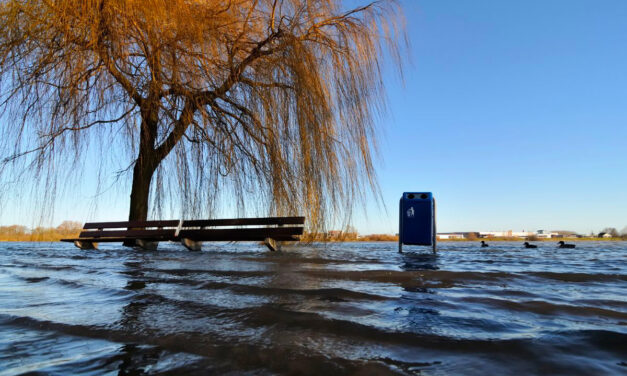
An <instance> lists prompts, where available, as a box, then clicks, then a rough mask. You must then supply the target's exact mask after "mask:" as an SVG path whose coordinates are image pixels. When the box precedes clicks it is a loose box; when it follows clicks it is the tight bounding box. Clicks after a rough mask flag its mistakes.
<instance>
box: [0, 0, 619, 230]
mask: <svg viewBox="0 0 627 376" xmlns="http://www.w3.org/2000/svg"><path fill="white" fill-rule="evenodd" d="M401 4H402V5H403V8H404V11H405V16H406V19H407V31H408V34H409V40H410V43H411V51H410V55H411V62H410V63H409V64H407V66H406V69H405V71H404V78H405V80H404V82H400V80H399V79H398V75H397V74H395V73H394V72H389V73H386V75H385V82H386V86H387V92H388V96H389V111H388V116H387V117H386V118H385V119H384V121H383V124H381V129H382V134H383V136H382V138H381V141H380V143H379V146H380V155H381V159H380V160H379V162H378V164H377V165H378V173H379V182H380V185H381V193H382V203H383V204H384V206H385V208H381V207H380V206H378V205H376V204H375V201H374V200H368V201H367V203H366V204H365V210H357V211H356V213H355V214H356V215H355V217H354V218H355V220H354V225H355V227H356V228H357V229H358V230H359V231H360V232H361V233H382V232H385V233H394V232H397V226H398V220H397V210H398V199H399V198H400V196H401V193H402V192H403V191H432V192H433V193H434V195H435V197H436V199H437V202H438V229H439V230H440V231H469V230H477V231H478V230H509V229H511V230H537V229H547V230H561V229H567V230H575V231H579V232H583V233H589V232H590V231H591V230H594V231H599V230H600V229H602V228H603V227H607V226H610V227H617V228H618V229H621V228H623V227H624V226H627V149H626V147H625V143H626V142H627V127H626V126H625V125H626V122H627V22H625V20H627V1H624V0H604V1H593V0H586V1H583V0H568V1H563V0H544V1H538V0H526V1H503V0H490V1H488V0H472V1H462V0H457V1H452V0H437V1H436V0H429V1H426V0H405V1H401ZM89 187H91V184H86V185H85V186H84V187H70V189H71V190H73V189H74V188H77V190H76V193H74V191H73V192H72V194H71V195H69V196H70V197H68V198H67V199H65V200H63V201H62V202H59V204H58V205H57V206H56V208H55V209H56V211H55V215H54V219H53V222H54V224H58V223H59V222H60V221H61V220H63V219H75V220H79V221H85V220H97V219H107V220H115V219H116V218H117V219H119V220H122V219H124V218H126V216H127V207H128V199H127V197H128V191H129V189H130V184H121V185H120V186H119V187H117V188H115V189H114V190H113V191H110V192H108V193H107V194H105V195H103V196H101V197H98V198H97V200H94V198H93V196H92V195H93V190H92V189H87V188H89ZM95 201H98V202H99V203H98V205H97V206H94V202H95ZM15 202H17V201H15ZM0 205H2V208H0V209H3V210H2V211H1V212H0V224H9V223H15V222H19V223H24V224H27V225H32V224H33V223H35V222H36V220H35V219H33V218H34V217H32V214H31V213H33V212H34V211H36V209H37V208H32V207H21V206H19V205H18V204H15V203H12V202H10V201H7V202H4V203H2V204H0ZM364 214H365V215H364Z"/></svg>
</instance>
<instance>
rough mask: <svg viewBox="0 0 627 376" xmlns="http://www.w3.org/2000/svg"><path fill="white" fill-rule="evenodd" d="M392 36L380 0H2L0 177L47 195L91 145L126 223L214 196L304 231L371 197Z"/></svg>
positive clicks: (395, 43) (198, 207) (394, 14)
mask: <svg viewBox="0 0 627 376" xmlns="http://www.w3.org/2000/svg"><path fill="white" fill-rule="evenodd" d="M402 38H403V30H402V17H401V16H400V13H399V11H398V9H397V8H396V6H395V5H394V3H392V2H389V1H379V2H374V3H368V4H365V5H363V6H361V7H357V8H352V9H350V8H349V9H347V8H346V7H344V4H343V3H342V1H340V0H204V1H203V0H74V1H72V0H29V1H26V0H5V1H1V2H0V105H1V106H2V111H3V119H4V120H5V122H4V124H3V126H2V130H1V132H2V136H3V141H2V145H1V149H0V151H1V152H2V171H0V172H3V173H4V174H3V175H2V178H3V180H4V181H3V182H4V183H6V182H8V181H9V180H8V178H7V173H8V171H11V172H12V175H13V177H15V176H19V177H21V178H24V179H30V180H31V181H33V182H37V181H39V182H40V183H41V182H42V181H43V182H45V183H44V184H47V185H48V186H49V187H52V188H53V187H54V186H56V184H58V183H59V181H58V180H59V177H60V176H63V174H64V173H66V172H68V171H69V172H70V173H74V172H73V171H74V170H75V169H79V168H84V167H85V160H84V155H85V154H86V153H88V152H92V153H93V152H94V150H96V152H95V153H97V155H100V156H101V158H97V159H98V160H106V159H107V157H109V156H110V155H109V154H111V153H115V155H116V157H115V158H116V159H117V160H124V161H125V162H124V164H125V166H126V168H123V169H122V171H121V176H123V177H125V178H127V179H131V182H132V187H131V199H130V204H131V207H130V212H129V218H130V219H146V218H147V216H150V215H151V213H153V216H154V215H155V213H157V214H158V213H159V210H160V208H161V205H162V204H163V202H164V201H167V198H168V197H170V198H172V199H173V200H176V201H178V205H179V207H180V209H181V210H183V211H184V212H185V213H188V215H187V217H189V216H190V215H191V216H199V215H203V214H206V211H207V210H210V209H211V208H215V207H217V206H219V205H220V204H219V203H220V202H222V201H221V200H222V199H226V200H227V201H229V200H233V204H237V207H238V208H240V209H241V210H242V211H248V210H257V211H262V212H265V213H267V214H276V215H285V214H294V213H303V214H306V215H307V216H308V219H309V220H310V223H311V224H312V225H313V226H314V227H315V226H317V225H318V224H320V223H322V222H323V221H324V220H325V219H328V218H330V217H332V216H334V215H337V214H338V213H345V212H346V209H350V208H351V206H352V205H353V203H354V202H355V200H356V199H358V198H359V197H360V196H362V195H363V193H364V192H365V191H366V188H370V187H374V189H375V191H376V176H375V175H376V174H375V171H374V168H373V155H372V154H373V151H374V150H375V145H376V136H377V127H376V124H377V120H378V116H379V115H380V114H381V113H382V110H383V109H384V105H385V94H384V91H383V83H382V80H381V76H382V72H381V70H382V62H383V59H384V57H386V56H389V57H390V58H391V60H392V61H393V63H394V64H396V65H398V66H400V65H401V64H400V62H401V60H402V59H400V57H399V56H400V53H399V44H400V43H399V41H402ZM106 167H107V166H105V170H107V169H106ZM107 172H108V173H112V172H111V171H107ZM41 176H45V179H42V178H41ZM151 183H152V184H151ZM149 198H150V201H149ZM229 202H230V201H229ZM149 206H150V207H151V210H149Z"/></svg>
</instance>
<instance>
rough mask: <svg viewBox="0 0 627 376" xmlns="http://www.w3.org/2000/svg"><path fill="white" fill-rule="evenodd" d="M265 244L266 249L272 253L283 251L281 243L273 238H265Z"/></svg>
mask: <svg viewBox="0 0 627 376" xmlns="http://www.w3.org/2000/svg"><path fill="white" fill-rule="evenodd" d="M263 243H264V244H265V245H266V247H268V249H270V250H271V251H272V252H275V251H280V250H281V243H280V242H277V241H276V240H274V239H272V238H265V239H264V240H263Z"/></svg>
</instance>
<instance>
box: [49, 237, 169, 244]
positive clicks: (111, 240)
mask: <svg viewBox="0 0 627 376" xmlns="http://www.w3.org/2000/svg"><path fill="white" fill-rule="evenodd" d="M77 240H78V241H81V242H89V241H91V242H94V243H123V242H125V241H127V240H136V239H135V238H126V237H115V238H74V239H61V241H62V242H74V241H77ZM142 240H146V241H161V240H163V239H161V238H151V237H146V238H142Z"/></svg>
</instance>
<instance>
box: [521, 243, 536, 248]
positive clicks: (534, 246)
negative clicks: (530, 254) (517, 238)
mask: <svg viewBox="0 0 627 376" xmlns="http://www.w3.org/2000/svg"><path fill="white" fill-rule="evenodd" d="M524 244H525V248H538V246H537V245H535V244H529V242H525V243H524Z"/></svg>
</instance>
